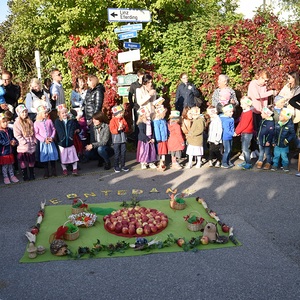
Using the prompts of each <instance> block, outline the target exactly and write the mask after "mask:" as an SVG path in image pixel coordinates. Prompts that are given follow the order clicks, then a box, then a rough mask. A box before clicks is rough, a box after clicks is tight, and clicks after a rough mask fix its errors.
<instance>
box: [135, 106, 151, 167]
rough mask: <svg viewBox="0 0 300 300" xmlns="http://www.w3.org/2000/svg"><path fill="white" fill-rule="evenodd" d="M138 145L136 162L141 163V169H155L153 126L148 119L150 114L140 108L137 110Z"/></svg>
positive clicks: (145, 109) (144, 108) (143, 108)
mask: <svg viewBox="0 0 300 300" xmlns="http://www.w3.org/2000/svg"><path fill="white" fill-rule="evenodd" d="M138 114H139V117H138V120H137V126H138V145H137V152H136V160H137V161H138V162H140V163H141V169H142V170H145V169H147V167H148V164H149V168H151V169H156V165H155V163H154V162H155V161H156V150H155V144H154V143H155V139H154V130H153V124H152V121H151V119H150V112H149V110H148V109H147V108H146V107H141V108H140V109H139V110H138Z"/></svg>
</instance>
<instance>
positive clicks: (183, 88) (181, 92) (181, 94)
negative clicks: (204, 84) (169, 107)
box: [175, 82, 200, 112]
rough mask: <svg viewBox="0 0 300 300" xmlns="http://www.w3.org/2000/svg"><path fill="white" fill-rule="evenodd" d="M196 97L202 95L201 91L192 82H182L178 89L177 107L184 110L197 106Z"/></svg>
mask: <svg viewBox="0 0 300 300" xmlns="http://www.w3.org/2000/svg"><path fill="white" fill-rule="evenodd" d="M195 97H200V92H199V91H198V90H197V88H196V87H195V86H194V85H193V84H192V83H190V82H188V83H187V84H185V83H183V82H182V83H180V84H179V86H178V87H177V90H176V100H175V107H176V109H177V110H179V111H180V112H182V110H183V108H184V107H186V106H188V107H193V106H196V103H195V100H194V98H195Z"/></svg>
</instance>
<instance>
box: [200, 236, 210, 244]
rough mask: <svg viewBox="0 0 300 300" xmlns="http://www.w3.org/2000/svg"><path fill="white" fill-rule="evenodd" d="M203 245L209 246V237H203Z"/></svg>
mask: <svg viewBox="0 0 300 300" xmlns="http://www.w3.org/2000/svg"><path fill="white" fill-rule="evenodd" d="M200 242H201V244H202V245H207V244H208V243H209V239H208V237H207V236H203V237H202V238H201V240H200Z"/></svg>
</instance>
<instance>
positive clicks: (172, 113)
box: [170, 110, 180, 119]
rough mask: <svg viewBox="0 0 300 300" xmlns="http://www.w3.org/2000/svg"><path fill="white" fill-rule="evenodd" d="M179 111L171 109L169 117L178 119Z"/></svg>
mask: <svg viewBox="0 0 300 300" xmlns="http://www.w3.org/2000/svg"><path fill="white" fill-rule="evenodd" d="M179 118H180V111H179V110H171V114H170V119H179Z"/></svg>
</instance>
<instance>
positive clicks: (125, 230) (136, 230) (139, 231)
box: [103, 206, 168, 236]
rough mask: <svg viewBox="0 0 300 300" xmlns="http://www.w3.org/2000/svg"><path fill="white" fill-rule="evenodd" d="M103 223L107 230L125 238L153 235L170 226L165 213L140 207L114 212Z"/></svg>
mask: <svg viewBox="0 0 300 300" xmlns="http://www.w3.org/2000/svg"><path fill="white" fill-rule="evenodd" d="M103 221H104V227H105V229H106V230H108V231H109V232H111V233H113V234H116V235H125V236H126V235H128V236H147V235H152V234H156V233H157V232H160V231H162V230H163V229H165V228H166V227H167V226H168V217H167V215H165V214H164V213H163V212H161V211H159V210H157V209H154V208H146V207H140V206H135V207H130V208H122V209H120V210H117V211H113V212H112V213H111V214H110V215H106V216H105V217H103Z"/></svg>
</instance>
